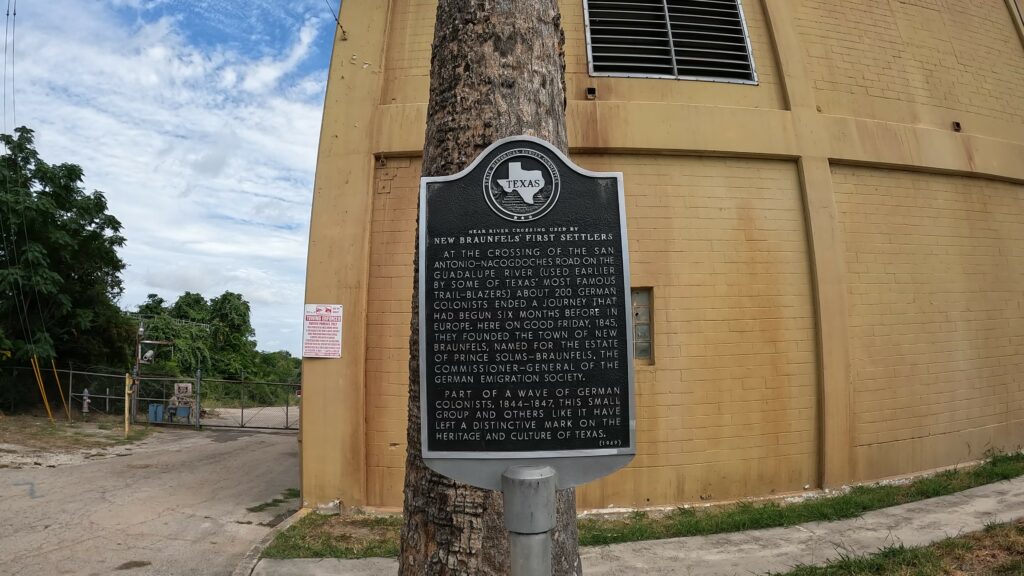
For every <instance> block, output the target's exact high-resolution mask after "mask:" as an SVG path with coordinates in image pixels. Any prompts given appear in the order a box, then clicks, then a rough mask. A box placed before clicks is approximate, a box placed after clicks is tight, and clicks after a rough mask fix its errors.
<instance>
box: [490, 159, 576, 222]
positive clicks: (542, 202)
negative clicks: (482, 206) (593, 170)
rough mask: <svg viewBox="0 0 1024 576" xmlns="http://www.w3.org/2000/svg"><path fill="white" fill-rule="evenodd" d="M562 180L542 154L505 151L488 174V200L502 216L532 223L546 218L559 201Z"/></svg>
mask: <svg viewBox="0 0 1024 576" xmlns="http://www.w3.org/2000/svg"><path fill="white" fill-rule="evenodd" d="M560 189H561V179H560V178H559V176H558V169H557V168H556V167H555V163H554V162H552V161H551V159H550V158H548V157H547V156H545V155H544V154H543V153H542V152H540V151H537V150H532V149H530V148H515V149H513V150H507V151H505V152H502V153H501V154H499V155H498V157H497V158H495V159H494V160H493V161H492V162H491V163H490V165H489V166H487V171H486V172H485V173H484V198H485V199H486V200H487V205H488V206H490V207H491V210H494V212H495V213H496V214H498V216H501V217H502V218H505V219H506V220H512V221H515V222H528V221H530V220H536V219H538V218H540V217H541V216H543V215H545V214H547V213H548V211H550V210H551V209H552V208H554V206H555V202H557V201H558V192H559V190H560Z"/></svg>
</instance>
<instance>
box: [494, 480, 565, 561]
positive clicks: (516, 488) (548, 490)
mask: <svg viewBox="0 0 1024 576" xmlns="http://www.w3.org/2000/svg"><path fill="white" fill-rule="evenodd" d="M557 476H558V475H557V473H556V472H555V469H554V468H552V467H550V466H513V467H511V468H509V469H508V470H506V471H505V473H504V474H502V475H501V490H502V493H503V497H504V503H505V527H506V528H507V529H508V532H509V534H508V540H509V552H510V556H511V567H512V576H551V531H552V530H553V529H554V528H555V488H556V487H557V484H558V481H557Z"/></svg>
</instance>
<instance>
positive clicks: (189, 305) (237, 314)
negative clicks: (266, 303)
mask: <svg viewBox="0 0 1024 576" xmlns="http://www.w3.org/2000/svg"><path fill="white" fill-rule="evenodd" d="M138 312H139V313H140V314H142V315H143V317H144V320H143V324H144V327H145V339H146V340H168V341H173V342H174V344H173V346H158V347H156V348H155V350H156V354H155V359H154V362H153V364H152V365H150V366H147V367H146V368H145V370H144V371H145V372H148V373H151V374H152V373H159V374H169V375H174V376H182V377H191V376H192V375H193V374H195V371H196V370H197V369H201V370H202V371H203V375H204V380H208V381H209V383H208V384H205V385H204V390H205V391H206V395H207V398H210V397H213V398H214V399H216V400H222V401H224V402H225V403H228V402H230V403H237V402H240V401H242V400H243V399H244V400H245V401H246V402H249V403H254V404H260V403H262V404H267V403H276V402H280V401H283V398H282V397H281V396H282V394H287V393H289V392H290V390H288V389H285V388H281V387H279V386H267V385H263V384H257V382H288V383H297V382H298V381H299V373H300V366H301V360H300V359H299V358H295V357H293V356H292V355H291V354H290V353H288V352H287V351H283V350H282V351H278V352H260V351H257V350H256V341H255V340H254V339H253V337H254V336H255V333H256V332H255V330H254V329H253V327H252V323H251V310H250V307H249V303H248V302H247V301H246V300H245V298H244V297H243V296H242V295H241V294H238V293H236V292H230V291H227V292H224V293H223V294H221V295H220V296H217V297H215V298H211V299H210V300H207V299H206V298H205V297H203V296H202V295H201V294H197V293H195V292H186V293H184V294H182V295H181V296H179V297H178V299H177V300H175V302H174V303H173V304H171V305H170V306H168V305H167V301H166V300H164V299H163V298H161V297H160V296H158V295H157V294H149V295H148V296H147V298H146V301H145V302H144V303H142V304H141V305H139V307H138ZM146 349H149V347H144V350H146ZM218 379H225V380H233V381H245V383H237V382H216V381H215V380H218Z"/></svg>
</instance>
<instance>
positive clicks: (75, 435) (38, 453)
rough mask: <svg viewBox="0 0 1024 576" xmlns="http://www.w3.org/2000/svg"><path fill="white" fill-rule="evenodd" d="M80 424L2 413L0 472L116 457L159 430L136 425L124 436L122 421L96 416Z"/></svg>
mask: <svg viewBox="0 0 1024 576" xmlns="http://www.w3.org/2000/svg"><path fill="white" fill-rule="evenodd" d="M74 416H75V417H76V418H78V420H77V421H74V422H68V421H67V420H66V419H55V420H54V421H53V422H51V421H50V420H49V419H48V418H47V417H46V416H45V415H18V416H5V415H3V414H0V469H2V468H31V467H49V468H53V467H55V466H60V465H65V464H75V463H81V462H84V461H86V460H90V459H95V458H108V457H109V458H113V457H114V456H115V455H116V454H122V453H124V452H125V450H124V449H125V448H127V447H128V446H129V445H131V444H134V443H137V442H139V441H141V440H144V439H146V438H148V437H149V436H150V435H151V434H152V433H158V432H159V431H160V429H159V428H156V427H153V428H149V427H145V426H136V427H134V428H133V429H132V431H131V432H130V433H129V435H128V438H125V435H124V421H123V419H121V418H117V417H113V416H105V415H93V416H90V417H88V419H85V420H82V419H81V416H80V415H78V414H75V415H74Z"/></svg>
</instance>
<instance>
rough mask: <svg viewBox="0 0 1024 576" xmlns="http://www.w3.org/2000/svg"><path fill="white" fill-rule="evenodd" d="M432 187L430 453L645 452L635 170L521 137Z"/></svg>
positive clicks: (428, 227) (425, 391)
mask: <svg viewBox="0 0 1024 576" xmlns="http://www.w3.org/2000/svg"><path fill="white" fill-rule="evenodd" d="M420 194H421V198H420V206H421V211H420V271H419V273H420V276H419V282H420V370H421V372H420V380H421V396H420V399H421V402H420V405H421V416H422V426H423V427H422V430H421V432H422V443H423V445H422V449H423V456H424V458H426V459H432V458H462V459H466V458H470V459H472V458H481V459H486V458H494V459H502V458H504V459H513V458H539V457H540V458H543V457H549V458H560V457H575V456H600V455H628V454H634V453H635V448H636V440H635V409H634V405H633V364H632V359H633V355H632V322H631V321H632V315H631V314H630V286H629V270H628V266H629V264H628V263H629V257H628V252H627V242H626V226H625V213H624V212H625V210H624V200H623V191H622V175H621V174H620V173H593V172H588V171H586V170H583V169H581V168H579V167H577V166H576V165H574V164H573V163H572V162H571V161H570V160H568V159H567V158H565V157H564V156H563V155H562V154H561V153H560V152H559V151H558V150H557V149H555V148H554V147H553V146H551V145H550V144H548V143H547V142H544V141H542V140H538V139H535V138H530V137H516V138H510V139H505V140H502V141H499V142H497V143H495V144H494V145H492V146H490V147H489V148H488V149H487V150H485V151H484V152H483V153H482V154H481V155H480V156H479V157H478V158H477V159H476V160H475V161H474V162H473V164H472V165H471V166H470V167H469V168H467V169H466V170H464V171H462V172H461V173H459V174H457V175H455V176H450V177H441V178H424V179H423V180H422V183H421V191H420ZM626 461H628V460H626Z"/></svg>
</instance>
